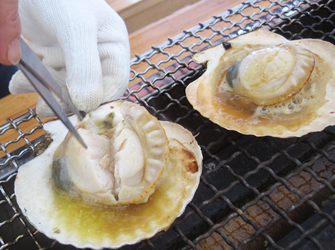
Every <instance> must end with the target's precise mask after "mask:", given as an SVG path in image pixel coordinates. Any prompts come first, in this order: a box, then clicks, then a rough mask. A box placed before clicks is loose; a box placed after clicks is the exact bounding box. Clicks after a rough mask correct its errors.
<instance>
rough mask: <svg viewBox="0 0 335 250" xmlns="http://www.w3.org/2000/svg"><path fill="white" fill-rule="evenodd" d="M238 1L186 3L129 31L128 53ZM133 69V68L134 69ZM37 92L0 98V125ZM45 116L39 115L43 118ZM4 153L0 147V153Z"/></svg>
mask: <svg viewBox="0 0 335 250" xmlns="http://www.w3.org/2000/svg"><path fill="white" fill-rule="evenodd" d="M240 3H241V0H200V1H199V2H197V3H195V4H192V5H189V6H187V7H185V8H183V9H181V10H179V11H177V12H175V13H173V14H171V15H169V16H167V17H165V18H163V19H161V20H159V21H157V22H154V23H152V24H150V25H148V26H145V27H144V28H142V29H140V30H138V31H136V32H133V33H131V34H130V35H129V41H130V48H131V57H134V56H135V55H136V54H141V53H143V52H145V51H148V50H149V49H150V48H151V46H157V45H159V44H161V43H163V42H165V41H166V40H167V39H168V38H169V37H174V36H176V35H178V34H180V33H182V32H183V30H187V29H190V28H192V27H194V26H196V25H197V24H198V23H200V22H204V21H207V20H209V19H210V18H212V17H213V16H214V15H218V14H221V13H223V12H225V11H227V10H228V8H233V7H235V6H237V5H239V4H240ZM135 70H136V69H135ZM37 99H38V94H36V93H29V94H19V95H15V96H14V95H9V96H6V97H4V98H2V99H0V109H1V112H0V125H2V124H5V123H6V122H8V119H9V118H11V119H14V118H17V117H18V116H20V115H22V114H24V113H26V112H27V111H28V108H31V109H34V108H35V107H36V103H37ZM47 119H48V118H42V120H43V121H46V120H47ZM36 125H37V122H35V123H34V122H29V123H22V124H21V125H20V126H21V127H20V129H21V130H22V131H30V130H31V129H32V128H33V127H35V126H36ZM43 133H44V131H43V130H41V131H36V132H34V133H33V135H32V136H30V138H29V140H32V139H35V138H37V137H39V136H40V135H41V134H43ZM17 137H18V133H17V131H16V130H14V129H12V130H9V131H7V132H6V133H4V134H3V135H0V142H2V143H6V142H8V141H9V140H14V139H16V138H17ZM20 141H22V142H18V143H15V144H13V145H10V146H9V147H8V148H7V150H8V151H9V152H10V151H12V150H14V149H16V148H18V147H20V146H22V145H23V144H25V142H24V140H23V139H22V140H20ZM2 156H4V154H3V152H2V151H0V157H2Z"/></svg>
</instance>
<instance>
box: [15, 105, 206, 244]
mask: <svg viewBox="0 0 335 250" xmlns="http://www.w3.org/2000/svg"><path fill="white" fill-rule="evenodd" d="M70 120H71V122H72V123H73V124H74V125H76V128H77V130H78V132H79V134H80V135H81V136H82V138H83V140H84V141H85V143H86V144H87V145H88V148H87V149H84V148H83V147H82V146H81V144H80V143H79V142H78V141H77V140H76V139H75V138H74V137H73V136H72V135H71V134H69V133H67V129H66V128H65V127H64V126H63V124H62V123H61V122H60V121H53V122H49V123H47V124H45V129H46V131H48V133H49V134H50V136H51V137H52V139H53V141H52V143H51V144H50V145H49V146H48V148H47V149H46V150H45V151H44V152H43V153H42V154H41V155H39V156H37V157H36V158H34V159H33V160H31V161H30V162H28V163H26V164H25V165H23V166H21V167H20V168H19V171H18V174H17V178H16V180H15V194H16V199H17V202H18V205H19V207H20V208H21V210H22V213H23V215H24V216H26V217H27V219H28V220H29V221H30V222H31V224H32V225H34V226H35V227H36V228H37V229H38V230H39V231H40V232H42V233H44V234H45V235H46V236H48V237H49V238H51V239H55V240H57V241H59V242H60V243H62V244H71V245H73V246H75V247H78V248H88V247H89V248H93V249H101V248H106V247H108V248H118V247H121V246H123V245H126V244H134V243H136V242H138V241H140V240H142V239H146V238H150V237H152V236H153V235H154V234H156V233H157V232H159V231H161V230H166V229H168V228H169V226H170V225H171V224H172V222H173V221H174V220H175V219H176V218H177V217H178V216H179V215H181V213H183V211H184V210H185V207H186V206H187V204H188V203H189V202H190V201H191V200H192V198H193V196H194V193H195V191H196V189H197V187H198V185H199V179H200V175H201V171H202V154H201V150H200V147H199V145H198V144H197V142H196V140H195V138H194V137H193V136H192V134H191V133H190V132H189V131H188V130H186V129H184V128H183V127H181V126H180V125H178V124H174V123H170V122H163V121H158V120H157V119H156V118H155V117H153V116H152V115H151V114H150V113H149V112H148V111H147V110H146V109H145V108H143V107H141V106H140V105H138V104H134V103H131V102H127V101H115V102H112V103H108V104H105V105H103V106H101V107H99V108H98V109H96V110H95V111H92V112H91V113H89V114H88V115H87V116H85V118H84V120H83V121H82V122H80V123H79V122H78V120H77V118H76V117H75V116H72V117H70Z"/></svg>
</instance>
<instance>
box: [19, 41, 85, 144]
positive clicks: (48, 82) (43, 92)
mask: <svg viewBox="0 0 335 250" xmlns="http://www.w3.org/2000/svg"><path fill="white" fill-rule="evenodd" d="M20 44H21V60H20V62H19V64H18V65H17V66H18V68H19V69H20V70H21V71H22V72H23V73H24V75H25V76H26V77H27V78H28V80H29V81H30V83H31V84H32V85H33V86H34V87H35V89H36V91H37V92H38V93H39V94H40V96H42V98H43V99H44V101H45V102H46V103H47V104H48V105H49V107H50V108H51V109H52V111H53V112H54V113H55V114H56V116H57V117H58V118H59V119H60V120H61V121H62V122H63V123H64V125H65V126H66V127H67V128H68V129H69V131H70V132H71V133H72V134H73V135H74V136H75V137H76V138H77V140H78V141H79V142H80V143H81V144H82V145H83V146H84V147H85V148H87V146H86V144H85V142H84V141H83V139H82V138H81V137H80V135H79V133H78V132H77V130H76V129H75V128H74V126H73V125H72V123H71V122H70V120H69V119H68V117H67V115H66V113H65V112H64V110H63V109H62V108H61V106H60V105H59V104H58V102H57V100H56V98H55V97H54V96H53V94H52V92H54V93H55V94H56V95H57V96H58V97H59V98H60V99H61V100H63V101H64V102H65V103H66V104H67V105H68V107H69V108H70V109H71V111H72V112H73V113H74V114H76V115H77V116H78V118H79V119H80V120H82V119H83V117H82V115H81V114H80V112H79V110H78V109H77V108H76V106H74V104H73V103H72V101H71V99H70V97H69V96H68V95H67V94H66V93H65V92H64V91H63V90H62V89H61V87H60V85H59V84H58V83H57V82H56V81H55V80H54V78H53V77H52V75H51V74H50V72H49V71H48V70H47V68H46V67H45V66H44V65H43V63H42V62H41V60H40V59H39V58H38V56H37V55H36V54H35V53H34V52H33V51H32V50H31V48H30V47H29V46H28V45H27V44H26V42H25V41H24V40H23V39H22V38H21V41H20ZM51 91H52V92H51Z"/></svg>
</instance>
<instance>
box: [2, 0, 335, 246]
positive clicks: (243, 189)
mask: <svg viewBox="0 0 335 250" xmlns="http://www.w3.org/2000/svg"><path fill="white" fill-rule="evenodd" d="M261 26H263V27H265V28H267V29H270V30H272V31H274V32H276V33H278V34H281V35H283V36H285V37H286V38H288V39H300V38H318V39H322V40H326V41H329V42H332V43H334V44H335V37H334V31H335V3H334V1H317V0H314V1H313V0H306V1H303V0H300V1H274V0H263V1H248V2H242V4H241V5H239V6H236V7H235V8H233V9H229V10H227V12H225V13H223V14H221V15H218V16H214V17H213V18H212V19H210V20H208V21H207V22H204V23H200V24H198V25H197V26H195V27H194V28H192V29H190V30H187V31H184V32H183V33H182V34H180V35H178V36H176V37H173V38H169V39H168V40H167V41H166V42H165V43H163V44H162V45H160V46H157V47H152V49H151V50H149V51H147V52H146V53H143V54H141V55H136V57H135V58H134V59H133V60H132V66H131V71H130V76H131V79H130V80H131V82H132V83H133V84H134V86H133V87H131V88H130V89H128V90H127V92H126V94H125V95H124V98H125V99H128V100H131V101H135V102H138V103H139V104H141V105H143V106H145V107H146V108H147V109H148V110H149V112H150V113H151V114H153V115H155V116H156V117H158V118H159V119H161V120H169V121H173V122H177V123H179V124H181V125H182V126H184V127H185V128H187V129H188V130H190V131H191V132H192V133H193V135H195V136H196V139H197V141H198V143H199V145H200V146H201V149H202V152H203V156H204V169H203V173H202V176H201V182H200V185H199V188H198V190H197V192H196V195H195V197H194V199H193V200H192V202H191V203H190V204H189V205H188V206H187V208H186V211H185V212H184V214H183V215H182V216H180V217H179V218H177V220H176V221H175V222H174V223H173V225H172V226H171V227H170V229H169V230H168V231H166V232H160V233H158V234H157V235H155V236H154V237H153V238H151V239H148V240H143V241H142V242H140V243H138V244H136V245H133V246H125V247H123V248H122V249H125V250H128V249H138V250H142V249H203V250H206V249H333V248H334V246H335V242H334V239H333V238H334V237H333V236H334V235H335V219H334V215H335V189H334V184H335V175H334V172H335V165H334V164H335V128H334V127H328V128H326V129H325V130H324V131H322V132H318V133H312V134H309V135H306V136H303V137H301V138H289V139H278V138H271V137H262V138H257V137H254V136H246V135H241V134H239V133H237V132H234V131H227V130H225V129H222V128H220V127H219V126H217V125H216V124H213V123H212V122H210V121H209V120H208V119H206V118H203V117H202V116H201V115H200V114H199V113H198V112H197V111H195V110H193V109H192V107H191V105H190V104H189V103H188V101H187V99H186V96H185V87H186V86H187V85H188V84H189V83H190V82H191V81H193V80H195V79H196V78H198V77H199V76H200V75H201V74H202V73H203V71H204V68H203V67H202V66H200V65H197V64H196V63H194V62H193V61H192V59H191V55H192V54H193V53H195V52H197V51H198V50H200V49H203V48H205V47H207V46H212V45H213V44H216V43H219V42H222V41H225V40H229V39H230V38H233V37H235V36H238V35H241V34H244V33H246V32H249V31H252V30H254V29H256V28H258V27H261ZM26 122H32V126H31V127H32V129H31V130H30V131H22V130H21V129H20V123H26ZM43 122H45V121H41V120H40V118H39V117H37V116H36V114H35V113H34V111H33V110H29V111H28V113H27V114H25V115H24V116H22V117H19V118H17V119H15V120H10V122H9V123H7V124H4V125H3V126H1V127H0V148H1V149H0V153H1V155H0V156H1V157H2V158H1V159H0V177H1V178H0V211H1V212H0V250H3V249H6V250H7V249H8V250H13V249H74V248H73V247H72V246H63V245H61V244H59V243H57V242H55V241H53V240H50V239H48V238H46V237H45V236H44V235H43V234H42V233H40V232H38V231H37V230H36V229H35V228H34V227H32V226H31V225H30V224H29V222H28V221H27V220H26V219H25V218H24V217H23V216H22V215H21V212H20V211H19V208H18V206H17V204H16V200H15V194H14V179H15V176H16V171H17V168H18V167H19V166H20V165H22V164H24V163H25V162H26V161H29V160H30V159H32V157H33V151H34V149H36V148H37V149H38V147H39V145H40V144H42V143H43V138H44V137H43V135H42V136H41V135H39V136H38V137H36V136H35V137H34V136H33V135H34V134H37V133H38V132H42V133H40V134H43ZM14 130H15V131H16V135H15V136H14V137H13V138H9V139H8V138H7V137H6V135H7V134H8V133H9V131H14ZM20 142H24V146H23V147H18V146H15V145H19V143H20Z"/></svg>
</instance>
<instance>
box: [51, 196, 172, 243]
mask: <svg viewBox="0 0 335 250" xmlns="http://www.w3.org/2000/svg"><path fill="white" fill-rule="evenodd" d="M54 193H55V195H54V200H53V203H54V207H55V211H57V212H56V219H57V220H59V221H62V227H61V228H57V229H54V230H60V231H61V230H65V231H66V234H75V235H76V236H77V238H78V239H79V240H80V241H88V242H93V243H95V242H96V244H99V242H101V241H103V239H106V238H108V239H111V240H112V241H115V242H118V241H121V242H122V238H123V237H124V235H125V234H127V235H128V236H127V238H128V237H130V238H132V237H134V238H136V235H137V232H136V231H137V230H138V229H140V230H141V231H142V232H146V233H150V231H152V228H151V227H150V226H148V223H150V220H151V219H152V218H155V217H157V215H160V221H158V225H159V224H160V223H161V224H163V223H166V221H167V220H169V216H166V213H165V212H164V209H163V208H164V206H165V202H166V201H165V200H164V199H162V198H163V197H164V196H162V195H160V191H159V190H156V192H155V193H154V194H153V195H152V197H151V198H150V199H149V201H148V202H147V203H143V204H136V205H129V206H125V207H103V206H101V207H99V206H92V205H90V204H88V203H85V202H84V201H81V200H76V199H71V198H69V197H67V196H65V195H62V194H60V193H59V192H57V191H54ZM159 226H161V225H159ZM62 233H64V232H62Z"/></svg>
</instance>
